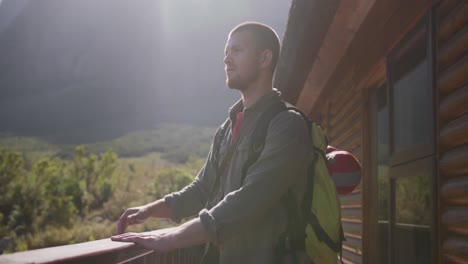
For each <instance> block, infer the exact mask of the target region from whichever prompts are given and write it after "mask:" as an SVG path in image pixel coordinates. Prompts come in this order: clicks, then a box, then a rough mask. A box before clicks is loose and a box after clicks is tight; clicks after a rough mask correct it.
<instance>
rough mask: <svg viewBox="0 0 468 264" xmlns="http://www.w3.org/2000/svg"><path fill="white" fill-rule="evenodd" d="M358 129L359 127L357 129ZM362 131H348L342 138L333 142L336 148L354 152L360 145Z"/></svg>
mask: <svg viewBox="0 0 468 264" xmlns="http://www.w3.org/2000/svg"><path fill="white" fill-rule="evenodd" d="M359 128H360V127H359ZM361 141H362V131H361V130H358V131H352V130H351V129H350V131H348V132H347V133H346V134H344V136H343V137H340V138H337V139H336V140H335V142H336V146H338V147H339V148H341V149H344V150H350V151H355V149H356V148H357V147H359V146H361V144H362V142H361Z"/></svg>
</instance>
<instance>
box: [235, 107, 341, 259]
mask: <svg viewBox="0 0 468 264" xmlns="http://www.w3.org/2000/svg"><path fill="white" fill-rule="evenodd" d="M287 110H294V111H296V112H298V113H300V114H301V116H302V117H303V119H304V120H305V121H306V122H307V125H308V128H309V132H310V136H311V142H310V144H311V146H310V147H311V150H312V151H314V155H313V156H314V159H313V160H312V161H311V163H310V166H309V175H308V187H307V191H306V194H305V196H304V198H303V202H302V204H301V208H297V205H296V203H295V202H294V197H293V194H292V192H288V193H287V195H285V196H284V197H283V199H282V203H283V204H284V207H285V209H286V210H287V212H288V231H287V232H286V234H284V235H283V236H282V239H281V240H282V241H280V242H279V243H278V244H279V247H278V249H277V250H278V251H280V252H287V253H294V252H297V251H305V252H306V253H307V255H308V256H309V258H310V259H311V261H312V263H315V264H329V263H330V264H331V263H333V264H336V263H337V261H338V254H340V259H341V248H342V242H343V240H344V235H343V229H342V226H341V207H340V200H339V198H338V194H337V190H336V186H335V183H334V181H333V179H332V178H331V176H330V174H329V172H328V169H327V166H326V156H325V153H326V148H327V140H326V138H325V136H324V133H323V131H322V128H321V127H320V126H318V125H317V124H316V123H314V122H312V121H310V120H309V118H308V117H307V116H306V115H305V114H304V113H302V112H301V111H300V110H298V109H297V108H294V107H287V106H286V105H285V103H284V102H278V103H277V104H275V105H273V106H272V107H270V109H268V110H267V111H266V112H265V113H263V114H262V116H261V117H260V119H259V120H260V121H259V122H258V123H257V125H256V128H255V132H254V133H253V136H252V144H251V147H250V151H249V155H248V159H247V162H246V163H245V164H244V166H243V169H242V173H243V175H242V182H243V181H244V179H245V176H246V172H247V170H248V168H249V167H250V166H251V165H252V164H253V163H254V162H255V161H256V160H257V159H258V157H259V156H260V153H261V151H262V150H263V146H264V143H265V139H266V134H267V130H268V125H269V123H270V121H271V120H272V119H273V117H274V116H275V115H276V114H278V113H279V112H281V111H287ZM299 210H302V214H299ZM300 215H303V218H302V219H301V217H299V216H300ZM288 251H289V252H288Z"/></svg>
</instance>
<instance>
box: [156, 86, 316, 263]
mask: <svg viewBox="0 0 468 264" xmlns="http://www.w3.org/2000/svg"><path fill="white" fill-rule="evenodd" d="M278 100H281V95H280V93H279V92H278V91H277V90H275V89H274V90H273V91H272V92H270V93H268V94H267V95H265V96H263V97H262V98H261V99H259V100H258V101H257V102H256V103H255V104H254V105H253V106H252V107H250V108H246V109H243V105H242V101H239V102H237V103H236V104H235V105H234V106H233V107H231V109H230V110H229V116H230V118H231V120H232V124H234V123H235V117H236V114H237V113H238V112H239V111H242V110H243V111H244V120H243V126H242V129H241V131H240V134H239V137H238V139H237V140H238V142H235V143H237V151H235V153H234V154H233V156H232V159H231V162H230V164H229V165H228V167H227V169H226V170H225V171H224V173H223V174H222V175H221V177H220V182H219V183H220V184H219V188H217V189H216V190H215V192H214V194H213V201H214V202H212V203H211V204H213V205H214V206H213V207H212V208H211V209H209V210H207V209H204V207H205V205H206V202H207V199H208V196H209V193H210V190H211V188H212V186H213V184H214V182H215V179H216V172H215V171H216V170H215V166H218V165H217V162H216V161H219V160H222V157H223V155H225V154H226V150H227V148H228V147H230V144H235V143H233V142H231V137H232V135H231V131H228V133H226V135H225V136H224V138H223V140H222V142H221V145H220V149H219V152H218V155H217V157H214V155H213V145H212V147H211V150H210V153H209V154H208V158H207V160H206V163H205V165H204V167H203V168H202V169H201V170H200V172H199V174H198V176H197V177H196V179H195V180H194V181H193V182H192V183H191V184H190V185H188V186H187V187H185V188H184V189H182V190H181V191H179V192H175V193H172V194H169V195H167V196H165V201H166V202H167V203H168V204H169V206H170V208H171V209H172V212H173V219H174V220H176V221H177V220H179V219H180V218H182V217H188V216H193V215H196V214H197V213H198V215H199V217H200V220H201V222H202V224H203V225H204V227H205V229H206V230H207V232H208V233H209V235H210V237H211V241H212V242H213V243H215V244H216V245H218V246H219V248H220V263H222V264H226V263H243V264H248V263H273V262H274V259H275V258H277V255H275V254H276V253H277V250H276V249H275V247H276V245H277V243H278V240H279V236H280V235H281V234H282V233H283V232H284V231H285V230H286V225H287V219H286V213H285V210H284V207H283V206H282V203H281V202H280V199H281V197H282V196H283V195H284V194H285V193H286V192H287V191H288V190H289V189H291V190H292V191H293V193H294V196H295V198H296V201H298V204H299V200H300V199H302V197H303V194H304V191H305V186H306V185H307V184H306V177H307V167H308V164H309V162H310V160H311V158H312V155H313V154H312V153H313V152H312V151H311V150H310V149H309V147H308V146H309V140H310V138H309V135H308V128H307V125H306V122H304V120H303V119H302V117H301V116H300V115H299V114H298V113H296V112H294V111H283V112H280V113H279V114H278V115H276V116H275V117H274V118H273V119H272V121H271V122H270V124H269V127H268V132H267V137H266V141H265V146H264V149H263V151H262V152H261V154H260V157H259V158H258V160H257V161H256V162H255V163H253V165H252V166H251V167H250V168H249V169H248V171H247V174H246V177H245V180H244V183H243V184H241V174H242V173H241V170H242V167H243V164H244V162H245V161H246V159H247V154H248V150H249V146H250V141H251V136H252V133H253V131H254V128H255V125H256V123H257V122H258V119H259V117H260V115H261V114H262V113H263V112H264V111H265V110H266V109H267V108H268V106H270V105H271V104H272V103H274V102H275V101H278ZM219 131H220V129H218V131H217V133H219ZM215 137H216V136H215Z"/></svg>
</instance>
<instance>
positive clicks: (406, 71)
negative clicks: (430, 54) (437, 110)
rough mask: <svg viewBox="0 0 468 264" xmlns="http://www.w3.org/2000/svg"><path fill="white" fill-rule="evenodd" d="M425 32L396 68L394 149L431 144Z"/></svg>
mask: <svg viewBox="0 0 468 264" xmlns="http://www.w3.org/2000/svg"><path fill="white" fill-rule="evenodd" d="M425 43H426V38H425V34H422V33H420V34H419V35H418V36H417V41H414V42H412V43H411V44H412V45H414V46H412V47H411V48H410V49H408V50H407V51H405V52H404V53H403V54H402V55H401V57H400V59H399V60H398V61H397V62H396V63H395V64H394V65H393V66H392V69H393V75H392V76H393V78H394V80H393V89H392V91H393V132H394V153H399V152H401V151H405V150H412V149H414V148H415V147H421V146H432V141H433V137H434V135H433V133H434V132H433V121H432V119H433V118H432V117H433V113H432V108H433V106H432V92H431V91H432V89H431V83H430V77H429V64H428V60H427V56H426V44H425Z"/></svg>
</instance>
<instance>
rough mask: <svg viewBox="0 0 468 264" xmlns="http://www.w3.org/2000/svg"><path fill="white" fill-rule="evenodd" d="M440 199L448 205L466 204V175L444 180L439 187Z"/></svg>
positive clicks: (467, 180) (467, 177)
mask: <svg viewBox="0 0 468 264" xmlns="http://www.w3.org/2000/svg"><path fill="white" fill-rule="evenodd" d="M440 195H441V197H442V201H443V202H444V204H445V205H448V206H454V205H458V206H468V176H463V177H459V178H453V179H449V180H448V181H446V182H445V183H444V184H443V185H442V188H441V192H440Z"/></svg>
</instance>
